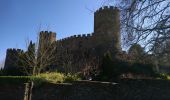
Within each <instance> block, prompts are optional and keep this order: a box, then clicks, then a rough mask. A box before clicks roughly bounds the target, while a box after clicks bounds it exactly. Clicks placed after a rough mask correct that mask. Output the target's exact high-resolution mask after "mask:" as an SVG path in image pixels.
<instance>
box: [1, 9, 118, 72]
mask: <svg viewBox="0 0 170 100" xmlns="http://www.w3.org/2000/svg"><path fill="white" fill-rule="evenodd" d="M119 13H120V11H119V9H118V8H116V7H113V6H110V7H108V6H105V7H101V8H100V9H99V10H97V11H96V12H95V13H94V32H93V33H92V34H82V35H74V36H71V37H67V38H64V39H61V40H57V39H56V33H55V32H48V31H41V32H40V35H39V38H40V39H39V48H40V50H41V47H48V43H54V44H55V45H56V47H57V51H56V53H55V56H56V59H57V61H56V62H55V63H53V64H52V65H54V66H63V64H62V63H63V61H64V59H67V58H68V57H67V56H68V55H71V57H70V56H69V57H70V61H71V63H72V64H74V67H76V70H74V71H75V72H77V71H80V70H82V69H83V68H82V66H83V65H82V64H83V63H84V62H85V61H86V62H87V63H92V62H90V61H93V59H97V58H102V57H103V55H104V54H105V53H106V52H107V51H109V50H112V51H114V52H121V44H120V42H121V41H120V14H119ZM47 37H48V38H47ZM42 40H43V41H42ZM44 40H45V44H44V43H42V42H44ZM19 53H24V51H23V50H21V49H8V50H7V53H6V61H5V67H4V69H5V70H10V69H13V68H14V69H15V68H16V66H15V65H14V63H13V62H15V61H17V59H16V58H19V57H18V54H19ZM14 55H15V56H14ZM10 59H12V61H13V62H11V60H10ZM87 63H86V64H87Z"/></svg>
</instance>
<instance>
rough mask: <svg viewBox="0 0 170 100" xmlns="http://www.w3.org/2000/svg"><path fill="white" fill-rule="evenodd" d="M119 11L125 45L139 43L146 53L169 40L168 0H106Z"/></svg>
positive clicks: (169, 16) (169, 17)
mask: <svg viewBox="0 0 170 100" xmlns="http://www.w3.org/2000/svg"><path fill="white" fill-rule="evenodd" d="M107 1H108V2H109V3H111V4H114V5H116V6H117V7H119V8H120V9H121V14H122V16H121V20H122V23H121V25H122V35H123V41H124V43H125V44H128V46H129V44H133V43H140V44H142V45H143V46H144V47H146V48H147V51H152V52H153V50H154V48H155V46H156V45H157V44H162V43H165V41H167V40H169V39H170V2H169V0H119V1H117V0H107Z"/></svg>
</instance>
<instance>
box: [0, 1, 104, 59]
mask: <svg viewBox="0 0 170 100" xmlns="http://www.w3.org/2000/svg"><path fill="white" fill-rule="evenodd" d="M102 4H103V2H102V0H0V46H1V47H0V62H2V61H4V59H5V56H6V49H7V48H21V49H26V40H28V39H29V40H33V41H35V40H36V37H37V33H38V32H39V31H45V30H47V31H53V32H56V33H57V39H61V38H64V37H68V36H71V35H74V34H87V33H92V32H93V24H94V18H93V15H94V14H93V13H94V12H95V10H97V9H98V8H100V7H101V6H102Z"/></svg>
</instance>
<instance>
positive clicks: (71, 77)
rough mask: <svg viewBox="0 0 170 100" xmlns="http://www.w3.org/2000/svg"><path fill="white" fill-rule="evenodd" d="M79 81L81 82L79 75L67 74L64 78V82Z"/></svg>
mask: <svg viewBox="0 0 170 100" xmlns="http://www.w3.org/2000/svg"><path fill="white" fill-rule="evenodd" d="M77 80H81V79H80V77H79V76H78V75H76V74H75V75H72V74H70V73H69V74H67V75H65V78H64V82H72V81H77Z"/></svg>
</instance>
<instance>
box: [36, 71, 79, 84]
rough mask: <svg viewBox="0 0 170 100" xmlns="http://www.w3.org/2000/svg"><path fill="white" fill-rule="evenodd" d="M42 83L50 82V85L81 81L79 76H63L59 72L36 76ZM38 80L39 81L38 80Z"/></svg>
mask: <svg viewBox="0 0 170 100" xmlns="http://www.w3.org/2000/svg"><path fill="white" fill-rule="evenodd" d="M36 78H38V79H40V81H44V82H50V83H63V82H71V81H76V80H80V77H78V76H77V75H71V74H67V75H65V74H63V73H58V72H51V73H42V74H39V75H37V76H36ZM36 80H37V79H36Z"/></svg>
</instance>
